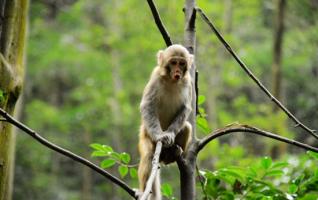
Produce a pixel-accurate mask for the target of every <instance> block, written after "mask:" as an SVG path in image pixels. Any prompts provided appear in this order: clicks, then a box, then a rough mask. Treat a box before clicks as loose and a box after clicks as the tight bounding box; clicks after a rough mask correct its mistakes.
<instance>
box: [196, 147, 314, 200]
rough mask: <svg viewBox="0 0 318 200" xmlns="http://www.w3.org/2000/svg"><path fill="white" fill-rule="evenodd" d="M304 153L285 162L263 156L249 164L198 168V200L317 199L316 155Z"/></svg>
mask: <svg viewBox="0 0 318 200" xmlns="http://www.w3.org/2000/svg"><path fill="white" fill-rule="evenodd" d="M307 154H308V155H304V156H303V157H301V158H300V159H299V158H297V157H291V158H289V159H288V161H285V162H273V161H272V159H271V158H270V157H263V158H261V159H260V160H259V161H258V162H257V163H256V164H251V165H250V166H228V167H224V168H220V169H218V170H215V171H213V172H212V171H209V170H201V171H200V176H201V177H203V178H204V184H203V188H202V189H203V190H204V196H203V197H202V199H237V198H238V199H260V200H262V199H317V198H318V192H317V191H318V185H317V183H318V176H317V169H315V170H312V169H313V167H314V166H316V165H317V164H318V159H317V157H315V156H317V155H318V154H316V153H313V152H308V153H307ZM312 155H313V156H312ZM295 164H297V166H295Z"/></svg>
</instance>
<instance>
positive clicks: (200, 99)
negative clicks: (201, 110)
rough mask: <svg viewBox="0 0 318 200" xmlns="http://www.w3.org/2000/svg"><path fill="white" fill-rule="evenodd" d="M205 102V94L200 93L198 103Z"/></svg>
mask: <svg viewBox="0 0 318 200" xmlns="http://www.w3.org/2000/svg"><path fill="white" fill-rule="evenodd" d="M204 102H205V96H204V95H199V96H198V105H202V104H203V103H204Z"/></svg>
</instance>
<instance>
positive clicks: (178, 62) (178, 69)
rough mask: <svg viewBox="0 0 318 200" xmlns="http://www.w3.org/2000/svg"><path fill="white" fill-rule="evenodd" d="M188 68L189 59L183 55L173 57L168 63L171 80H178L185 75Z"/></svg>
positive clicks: (167, 67) (167, 68)
mask: <svg viewBox="0 0 318 200" xmlns="http://www.w3.org/2000/svg"><path fill="white" fill-rule="evenodd" d="M187 69H188V63H187V60H186V59H185V58H183V57H179V56H174V57H171V58H170V60H169V61H168V63H167V66H166V70H167V74H169V77H170V78H171V80H173V81H175V82H177V81H179V80H180V79H182V78H183V77H184V74H185V73H186V71H187Z"/></svg>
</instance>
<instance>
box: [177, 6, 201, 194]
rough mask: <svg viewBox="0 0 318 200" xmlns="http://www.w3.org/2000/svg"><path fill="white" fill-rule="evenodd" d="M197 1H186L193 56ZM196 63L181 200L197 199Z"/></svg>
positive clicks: (187, 32)
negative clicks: (194, 147) (190, 133)
mask: <svg viewBox="0 0 318 200" xmlns="http://www.w3.org/2000/svg"><path fill="white" fill-rule="evenodd" d="M195 6H196V3H195V0H186V1H185V9H184V12H185V32H184V46H185V47H186V48H187V49H188V50H189V52H190V53H191V54H194V53H195V43H196V34H195V19H196V10H195ZM195 71H196V67H195V62H194V63H193V65H192V67H191V70H190V74H191V77H192V86H193V87H192V113H191V115H190V116H189V119H188V121H189V122H190V123H191V125H192V141H191V143H190V145H189V147H188V149H187V151H186V152H184V154H183V156H182V157H181V158H180V159H179V160H178V161H177V164H178V168H179V171H180V184H181V187H180V193H181V200H193V199H195V194H196V193H195V169H196V168H195V166H196V160H197V153H196V152H194V151H192V149H193V146H195V145H196V129H195V127H196V106H197V105H196V92H195Z"/></svg>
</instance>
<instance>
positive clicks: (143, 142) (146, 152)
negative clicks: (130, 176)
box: [138, 136, 154, 191]
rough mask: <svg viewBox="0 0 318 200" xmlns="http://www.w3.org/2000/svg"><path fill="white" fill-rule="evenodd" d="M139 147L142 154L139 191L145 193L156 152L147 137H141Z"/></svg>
mask: <svg viewBox="0 0 318 200" xmlns="http://www.w3.org/2000/svg"><path fill="white" fill-rule="evenodd" d="M138 146H139V153H140V163H139V167H138V180H139V189H140V190H141V191H144V190H145V187H146V183H147V180H148V178H149V175H150V172H151V165H152V164H151V161H152V157H153V153H154V152H153V151H154V150H153V144H152V142H151V141H150V139H149V138H147V137H142V136H141V138H140V140H139V145H138Z"/></svg>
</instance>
